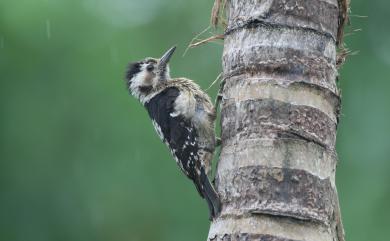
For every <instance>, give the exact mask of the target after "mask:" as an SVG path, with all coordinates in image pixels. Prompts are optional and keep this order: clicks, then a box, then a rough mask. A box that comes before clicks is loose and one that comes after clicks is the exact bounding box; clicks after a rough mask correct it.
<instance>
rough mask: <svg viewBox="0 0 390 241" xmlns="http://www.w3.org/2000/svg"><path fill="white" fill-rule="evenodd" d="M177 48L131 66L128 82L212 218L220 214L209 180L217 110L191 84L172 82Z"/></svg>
mask: <svg viewBox="0 0 390 241" xmlns="http://www.w3.org/2000/svg"><path fill="white" fill-rule="evenodd" d="M174 51H175V48H171V49H170V50H168V52H167V53H166V54H164V56H163V57H162V58H161V59H153V58H146V59H145V60H142V61H139V62H135V63H131V64H130V65H129V68H128V70H127V74H126V80H127V85H128V89H129V91H130V93H131V94H132V95H133V96H135V97H136V98H137V99H139V100H140V102H141V103H142V104H143V105H144V106H145V108H146V109H147V111H148V113H149V116H150V118H151V119H152V123H153V126H154V127H155V129H156V132H157V133H158V135H159V136H160V138H161V139H162V141H163V142H164V143H165V144H166V145H167V146H168V147H169V149H170V151H171V153H172V155H173V157H174V158H175V160H176V162H177V164H178V165H179V167H180V169H181V171H182V172H183V173H184V174H185V175H186V176H187V177H188V178H190V179H191V180H192V181H193V182H194V184H195V187H196V189H197V190H198V192H199V194H200V196H201V197H203V198H204V199H206V201H207V204H208V206H209V209H210V218H214V217H215V216H216V215H218V213H219V211H220V201H219V197H218V194H217V193H216V191H215V189H214V187H213V186H212V184H211V183H210V181H209V179H208V174H209V172H210V170H211V160H212V158H213V153H214V150H215V145H216V140H215V131H214V123H215V118H216V114H215V108H214V106H213V104H212V102H211V100H210V98H209V97H208V95H207V94H206V93H204V92H203V91H202V90H201V88H200V87H199V86H198V85H197V84H195V83H194V82H193V81H192V80H189V79H186V78H175V79H171V77H170V75H169V68H168V61H169V59H170V57H171V56H172V54H173V52H174Z"/></svg>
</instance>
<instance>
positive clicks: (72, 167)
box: [0, 0, 390, 241]
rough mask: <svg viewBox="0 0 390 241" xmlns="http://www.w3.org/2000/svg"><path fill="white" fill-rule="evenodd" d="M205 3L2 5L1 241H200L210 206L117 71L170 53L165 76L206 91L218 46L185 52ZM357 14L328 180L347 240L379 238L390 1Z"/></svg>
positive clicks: (385, 232)
mask: <svg viewBox="0 0 390 241" xmlns="http://www.w3.org/2000/svg"><path fill="white" fill-rule="evenodd" d="M211 7H212V1H181V0H145V1H135V0H110V1H109V0H67V1H65V0H62V1H61V0H34V1H32V0H19V1H14V0H0V133H1V134H0V240H7V241H35V240H36V241H46V240H47V241H52V240H56V241H61V240H64V241H69V240H72V241H87V240H94V241H99V240H102V241H103V240H111V241H124V240H127V241H129V240H130V241H138V240H142V241H148V240H153V241H155V240H161V241H175V240H177V241H183V240H194V241H195V240H196V241H197V240H205V237H206V235H207V232H208V226H209V222H208V220H207V218H208V213H207V207H206V203H205V202H204V201H202V200H201V199H200V198H199V197H198V194H197V192H196V190H195V189H194V188H193V186H192V183H191V182H190V181H188V180H186V179H185V178H184V177H183V176H182V175H181V173H180V172H179V171H178V169H177V167H176V164H175V162H174V161H173V160H172V158H171V156H170V154H169V152H168V151H167V149H166V147H165V146H164V145H163V144H162V143H161V142H160V141H159V139H158V137H157V135H156V134H155V132H154V130H153V128H152V125H151V122H150V121H149V119H148V116H147V113H146V111H145V110H144V109H143V108H142V107H141V105H140V104H139V103H138V102H137V101H136V100H135V99H133V98H131V97H129V96H128V93H127V91H126V89H125V85H124V82H123V75H124V70H125V67H126V65H127V62H129V61H131V60H137V59H141V58H143V57H145V56H159V55H160V54H162V53H163V52H164V51H165V50H166V49H167V48H169V47H171V46H172V45H174V44H176V45H178V47H179V48H178V51H177V53H176V55H175V56H174V58H173V60H172V61H171V70H172V75H173V76H186V77H188V78H191V79H195V80H197V82H198V83H199V84H200V85H201V86H202V87H203V88H207V87H208V86H209V85H210V83H211V82H212V81H213V80H214V79H215V78H216V76H217V75H218V74H219V72H220V71H221V67H220V66H221V54H222V45H218V44H207V45H204V46H201V47H199V48H196V49H193V50H190V51H189V52H188V53H187V55H186V56H185V57H182V56H181V55H182V54H183V52H184V50H185V48H186V46H187V44H188V43H189V42H190V40H191V39H192V37H194V36H195V35H196V34H197V33H198V32H200V31H202V30H203V29H204V28H206V27H207V26H208V22H209V13H210V10H211ZM352 9H353V11H352V14H353V15H352V17H351V21H352V26H351V27H349V28H348V29H347V32H349V33H354V34H353V35H350V36H347V37H346V42H347V44H348V47H349V48H350V49H352V50H359V51H360V52H359V54H358V55H355V56H352V57H350V58H349V60H348V61H347V63H346V65H345V66H344V67H343V68H342V71H341V78H340V87H341V89H342V93H343V110H342V118H341V124H340V127H339V132H338V152H339V157H340V163H339V168H338V173H337V179H338V182H337V184H338V190H339V194H340V201H341V205H342V213H343V218H344V224H345V229H346V233H347V240H354V241H360V240H361V241H366V240H385V239H386V238H387V237H388V236H389V234H390V231H389V229H388V226H389V223H390V222H389V221H388V217H389V216H390V208H389V205H388V204H389V202H390V175H389V172H390V162H389V161H390V160H389V159H390V158H389V157H390V140H389V133H390V125H389V123H390V121H389V120H390V108H389V104H390V94H389V90H390V81H389V76H390V45H389V43H390V30H389V29H388V26H387V22H388V14H389V10H390V2H388V1H385V0H381V1H375V2H374V1H372V2H369V1H363V0H353V1H352ZM356 15H366V16H369V17H368V18H361V17H358V16H356ZM356 28H361V29H362V31H360V32H356V31H353V29H356ZM217 88H218V85H215V86H214V87H212V88H211V89H210V90H209V91H208V92H209V93H210V95H212V96H215V94H216V92H217Z"/></svg>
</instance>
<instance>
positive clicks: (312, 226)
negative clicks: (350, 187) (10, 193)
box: [208, 0, 346, 241]
mask: <svg viewBox="0 0 390 241" xmlns="http://www.w3.org/2000/svg"><path fill="white" fill-rule="evenodd" d="M217 1H218V0H217ZM345 3H346V1H344V0H339V1H338V0H311V1H309V0H229V1H227V6H226V11H227V27H226V30H225V42H224V52H223V76H224V80H225V85H224V88H223V92H222V94H223V100H222V107H221V125H222V150H221V155H220V161H219V163H218V168H217V174H216V188H217V190H218V192H219V194H220V196H221V200H222V206H223V207H222V212H221V215H220V217H219V218H217V219H216V220H214V221H213V222H212V223H211V227H210V231H209V235H208V240H210V241H217V240H224V241H226V240H229V241H233V240H264V241H265V240H267V241H282V240H283V241H287V240H296V241H298V240H299V241H301V240H302V241H303V240H308V241H336V240H339V241H342V240H343V239H344V234H343V228H342V224H341V220H340V212H339V204H338V194H337V190H336V185H335V170H336V164H337V155H336V151H335V142H336V128H337V123H338V115H339V109H340V93H339V91H338V89H337V86H336V77H337V74H338V73H337V69H336V62H337V61H336V47H337V44H338V43H339V42H340V38H341V34H340V32H342V26H343V25H344V20H345V18H346V14H345V13H346V5H343V4H345ZM340 28H341V31H340Z"/></svg>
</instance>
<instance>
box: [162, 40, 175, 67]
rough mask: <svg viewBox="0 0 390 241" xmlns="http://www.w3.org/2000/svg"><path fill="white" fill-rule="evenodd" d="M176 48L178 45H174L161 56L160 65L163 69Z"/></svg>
mask: <svg viewBox="0 0 390 241" xmlns="http://www.w3.org/2000/svg"><path fill="white" fill-rule="evenodd" d="M175 50H176V46H173V47H172V48H170V49H169V50H168V51H167V52H165V54H164V55H163V56H162V57H161V59H160V63H159V67H160V68H161V69H165V67H166V66H167V64H168V62H169V60H170V59H171V57H172V55H173V53H174V52H175Z"/></svg>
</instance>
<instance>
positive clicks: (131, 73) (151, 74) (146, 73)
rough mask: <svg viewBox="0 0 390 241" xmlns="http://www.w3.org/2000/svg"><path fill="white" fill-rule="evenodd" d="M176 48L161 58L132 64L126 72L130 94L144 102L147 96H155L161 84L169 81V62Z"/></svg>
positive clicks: (147, 59)
mask: <svg viewBox="0 0 390 241" xmlns="http://www.w3.org/2000/svg"><path fill="white" fill-rule="evenodd" d="M175 49H176V47H172V48H170V49H169V50H168V51H167V52H166V53H165V54H164V55H163V56H162V57H161V58H159V59H155V58H146V59H144V60H141V61H137V62H132V63H130V64H129V67H128V69H127V72H126V82H127V87H128V89H129V91H130V93H131V94H132V95H133V96H134V97H136V98H137V99H139V100H140V101H141V102H143V99H145V98H146V97H147V96H149V95H151V94H153V91H154V90H155V88H156V86H157V85H158V84H159V83H162V82H164V81H168V80H169V79H170V78H171V77H170V74H169V66H168V63H169V60H170V59H171V57H172V55H173V53H174V52H175Z"/></svg>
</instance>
